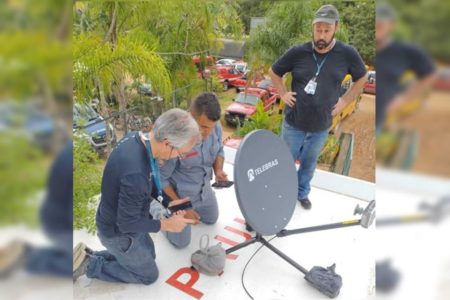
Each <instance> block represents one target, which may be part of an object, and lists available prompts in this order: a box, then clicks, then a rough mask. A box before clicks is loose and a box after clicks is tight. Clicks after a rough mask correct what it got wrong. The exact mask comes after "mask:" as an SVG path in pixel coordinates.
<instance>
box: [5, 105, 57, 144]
mask: <svg viewBox="0 0 450 300" xmlns="http://www.w3.org/2000/svg"><path fill="white" fill-rule="evenodd" d="M2 131H7V132H16V133H18V134H20V135H22V136H25V137H27V138H28V139H29V140H30V142H31V143H32V144H33V145H36V146H38V147H39V148H41V149H42V150H43V151H44V152H50V151H52V148H53V146H54V145H53V143H54V141H55V136H56V126H55V122H54V121H53V120H52V118H51V117H50V116H49V115H48V114H46V113H45V112H44V111H42V110H40V109H39V108H38V106H37V105H35V103H33V102H31V103H30V102H28V103H18V102H15V101H5V102H1V103H0V132H2Z"/></svg>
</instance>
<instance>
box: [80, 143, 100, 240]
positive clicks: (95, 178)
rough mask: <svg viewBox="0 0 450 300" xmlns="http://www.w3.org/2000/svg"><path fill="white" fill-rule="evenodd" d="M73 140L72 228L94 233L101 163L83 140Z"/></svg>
mask: <svg viewBox="0 0 450 300" xmlns="http://www.w3.org/2000/svg"><path fill="white" fill-rule="evenodd" d="M73 139H74V143H73V171H74V172H73V216H74V221H73V222H74V223H73V227H74V229H82V228H84V229H86V230H87V231H88V232H89V233H95V230H96V227H95V211H96V208H97V199H96V198H95V197H94V196H96V195H98V194H99V193H100V186H101V168H100V164H101V162H102V161H101V160H100V159H99V157H98V154H97V153H96V152H95V151H94V150H93V149H92V148H91V145H90V144H89V142H88V141H87V140H86V139H85V138H83V137H81V136H79V135H74V137H73Z"/></svg>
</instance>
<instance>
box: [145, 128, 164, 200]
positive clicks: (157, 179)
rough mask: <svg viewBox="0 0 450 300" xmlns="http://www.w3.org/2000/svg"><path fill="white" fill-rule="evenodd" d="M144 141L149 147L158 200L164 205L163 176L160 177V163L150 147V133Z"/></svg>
mask: <svg viewBox="0 0 450 300" xmlns="http://www.w3.org/2000/svg"><path fill="white" fill-rule="evenodd" d="M144 140H145V144H146V145H147V147H146V148H147V150H148V156H149V157H150V167H151V169H152V177H153V182H154V183H155V185H156V188H157V189H158V197H157V200H158V202H159V203H162V201H163V196H162V187H161V176H160V172H159V165H158V162H157V161H156V159H155V158H154V157H153V153H152V146H151V145H150V137H149V135H148V133H147V134H146V135H145V138H144Z"/></svg>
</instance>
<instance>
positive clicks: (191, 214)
mask: <svg viewBox="0 0 450 300" xmlns="http://www.w3.org/2000/svg"><path fill="white" fill-rule="evenodd" d="M184 217H185V218H186V219H190V220H192V221H193V222H194V223H192V224H194V225H197V224H200V215H199V214H198V213H197V212H196V211H195V210H193V209H188V210H186V211H185V215H184Z"/></svg>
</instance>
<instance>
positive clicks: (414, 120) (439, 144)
mask: <svg viewBox="0 0 450 300" xmlns="http://www.w3.org/2000/svg"><path fill="white" fill-rule="evenodd" d="M400 126H401V127H403V128H410V129H412V130H415V131H416V132H417V133H418V147H417V152H416V158H415V160H414V163H413V166H412V171H413V172H417V173H423V174H428V175H434V176H441V177H447V178H448V177H450V155H449V153H450V92H440V91H435V92H432V93H431V94H430V95H429V96H428V97H427V99H426V100H425V103H424V106H423V107H422V109H420V110H419V111H417V112H416V113H415V114H413V115H411V116H410V117H408V118H407V119H405V120H403V121H402V122H401V123H400Z"/></svg>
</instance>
